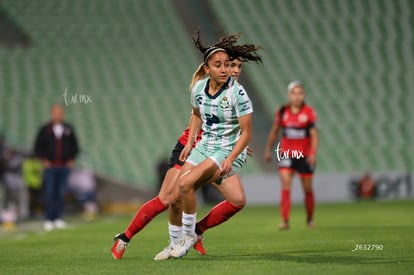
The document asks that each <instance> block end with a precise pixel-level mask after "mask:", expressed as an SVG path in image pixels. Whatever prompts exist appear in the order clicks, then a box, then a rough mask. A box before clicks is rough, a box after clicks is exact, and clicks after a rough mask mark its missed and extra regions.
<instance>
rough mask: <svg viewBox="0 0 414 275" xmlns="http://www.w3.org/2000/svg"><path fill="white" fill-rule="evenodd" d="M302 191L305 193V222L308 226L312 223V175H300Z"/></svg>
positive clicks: (313, 199) (311, 225) (313, 198)
mask: <svg viewBox="0 0 414 275" xmlns="http://www.w3.org/2000/svg"><path fill="white" fill-rule="evenodd" d="M301 180H302V187H303V193H304V194H305V208H306V224H307V225H308V227H309V228H312V227H313V226H314V224H313V212H314V209H315V196H314V193H313V189H312V175H301Z"/></svg>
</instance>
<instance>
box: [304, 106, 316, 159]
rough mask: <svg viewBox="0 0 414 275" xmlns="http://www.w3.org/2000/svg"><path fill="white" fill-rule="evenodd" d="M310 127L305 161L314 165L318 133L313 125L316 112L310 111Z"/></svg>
mask: <svg viewBox="0 0 414 275" xmlns="http://www.w3.org/2000/svg"><path fill="white" fill-rule="evenodd" d="M311 123H312V127H311V128H310V129H309V139H310V151H309V155H308V157H307V159H306V161H307V162H308V163H309V165H310V166H313V165H315V163H316V154H317V152H318V146H319V135H318V129H317V128H316V126H315V123H316V113H315V112H312V116H311Z"/></svg>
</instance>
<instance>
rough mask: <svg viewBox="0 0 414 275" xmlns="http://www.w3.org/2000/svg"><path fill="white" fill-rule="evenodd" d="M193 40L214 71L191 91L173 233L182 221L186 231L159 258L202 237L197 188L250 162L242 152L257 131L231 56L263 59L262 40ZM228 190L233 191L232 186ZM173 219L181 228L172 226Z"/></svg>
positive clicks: (172, 254) (176, 254) (179, 254)
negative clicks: (198, 132) (219, 43)
mask: <svg viewBox="0 0 414 275" xmlns="http://www.w3.org/2000/svg"><path fill="white" fill-rule="evenodd" d="M194 41H195V44H196V47H197V48H198V49H200V51H201V52H203V54H204V65H203V67H204V70H205V72H206V73H207V74H209V77H208V78H206V79H203V80H200V81H198V82H197V83H196V84H195V85H194V87H193V89H192V92H191V102H192V105H193V116H192V119H191V122H190V132H189V140H188V142H187V145H186V146H185V148H184V149H183V151H182V152H181V155H180V160H182V161H186V163H185V164H184V166H183V168H182V170H181V172H180V176H179V179H178V184H177V185H176V189H175V190H174V193H173V195H172V196H173V197H172V199H171V202H170V208H169V218H170V230H169V231H170V232H169V233H170V238H171V236H174V235H178V234H177V233H180V232H181V224H182V231H183V235H182V236H181V240H180V241H179V242H178V243H176V242H175V243H171V244H170V246H169V247H167V248H166V249H164V250H163V251H162V252H161V253H159V254H158V255H157V256H156V257H155V259H160V258H159V257H158V256H162V255H164V254H168V255H169V256H170V257H174V258H178V257H182V256H184V255H186V254H187V252H188V250H189V249H190V248H191V247H192V246H193V245H194V244H195V243H196V242H197V235H196V234H195V233H194V230H195V226H196V197H195V191H196V190H197V189H198V187H200V186H201V185H203V184H206V183H211V182H218V183H219V182H220V181H219V180H220V179H221V178H223V177H229V176H231V175H234V174H235V173H237V171H238V170H239V169H241V167H242V166H243V164H244V162H245V156H244V154H242V153H243V151H245V148H246V147H247V145H248V142H249V141H250V138H251V134H252V133H251V114H252V112H253V107H252V104H251V101H250V99H249V97H248V96H247V93H246V91H245V90H244V88H243V87H242V86H241V85H240V84H238V83H237V82H236V81H235V80H234V79H233V78H231V77H229V76H230V57H229V56H237V57H241V58H243V59H247V60H253V61H256V62H258V61H261V58H260V57H259V56H257V54H256V50H257V46H254V45H242V46H232V47H228V48H225V47H218V46H217V45H215V46H211V47H208V48H205V47H203V46H202V45H201V43H200V40H199V36H198V35H197V36H196V37H195V39H194ZM200 127H202V129H203V135H202V138H201V141H200V142H198V143H197V145H196V147H195V148H194V150H193V149H192V145H193V140H194V138H193V136H194V134H195V132H196V130H197V129H199V128H200ZM190 152H191V154H190ZM187 158H188V159H187ZM228 192H231V188H229V189H228ZM181 211H182V213H181ZM181 214H182V215H181ZM172 225H173V226H175V229H176V232H175V230H171V226H172ZM165 258H167V257H165Z"/></svg>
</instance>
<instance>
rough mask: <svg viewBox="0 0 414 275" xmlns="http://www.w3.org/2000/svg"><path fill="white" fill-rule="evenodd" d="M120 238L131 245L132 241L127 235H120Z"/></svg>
mask: <svg viewBox="0 0 414 275" xmlns="http://www.w3.org/2000/svg"><path fill="white" fill-rule="evenodd" d="M118 238H119V239H121V240H123V241H124V242H126V243H129V241H130V239H128V238H127V236H125V233H122V234H120V235H119V237H118Z"/></svg>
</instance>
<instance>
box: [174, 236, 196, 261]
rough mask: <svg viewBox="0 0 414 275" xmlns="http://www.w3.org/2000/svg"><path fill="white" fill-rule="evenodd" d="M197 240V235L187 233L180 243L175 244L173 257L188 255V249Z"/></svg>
mask: <svg viewBox="0 0 414 275" xmlns="http://www.w3.org/2000/svg"><path fill="white" fill-rule="evenodd" d="M196 242H197V235H196V234H194V235H186V234H184V235H183V237H182V239H181V241H180V243H179V244H177V245H176V246H174V249H173V251H172V252H171V257H172V258H181V257H183V256H185V255H187V253H188V251H189V250H190V248H191V247H193V246H194V244H195V243H196Z"/></svg>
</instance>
